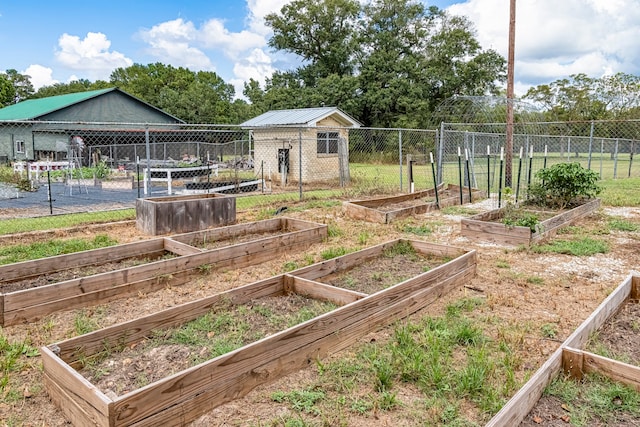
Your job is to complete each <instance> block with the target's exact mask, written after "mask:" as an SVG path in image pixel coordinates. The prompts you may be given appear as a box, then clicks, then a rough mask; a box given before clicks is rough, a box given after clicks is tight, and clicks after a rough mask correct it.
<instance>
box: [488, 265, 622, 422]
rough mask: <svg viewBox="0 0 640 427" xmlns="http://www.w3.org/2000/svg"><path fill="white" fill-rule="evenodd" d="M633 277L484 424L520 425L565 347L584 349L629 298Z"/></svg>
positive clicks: (557, 369)
mask: <svg viewBox="0 0 640 427" xmlns="http://www.w3.org/2000/svg"><path fill="white" fill-rule="evenodd" d="M631 281H632V276H628V277H627V278H626V279H625V280H624V281H623V282H622V283H621V284H620V285H618V287H617V288H616V289H615V290H614V291H613V292H612V293H611V294H609V296H608V297H607V298H606V299H605V300H604V301H603V302H602V303H601V304H600V305H599V306H598V308H597V309H596V310H595V311H594V312H592V313H591V315H590V316H589V317H588V318H587V319H586V320H585V321H584V322H582V324H581V325H580V326H579V327H578V329H576V330H575V331H574V332H573V333H572V334H571V335H570V336H569V337H568V338H567V339H566V340H565V341H564V343H563V344H562V345H561V346H560V348H558V349H557V350H556V351H555V352H554V353H553V355H551V357H550V358H549V359H548V360H547V361H546V362H545V363H544V364H543V365H542V366H541V367H540V368H539V369H538V370H537V371H536V373H535V374H534V375H533V376H532V377H531V378H530V379H529V381H527V382H526V383H525V385H524V386H523V387H522V388H521V389H520V390H518V391H517V392H516V394H515V395H514V396H513V397H512V398H511V399H510V400H509V401H508V402H507V403H506V404H505V405H504V406H503V407H502V409H500V411H499V412H498V413H497V414H496V415H495V416H494V417H493V418H491V420H489V422H488V423H487V424H486V426H485V427H498V426H499V427H510V426H515V425H519V424H520V423H521V422H522V420H523V419H524V418H525V417H526V416H527V414H528V413H529V412H531V409H532V408H533V407H534V406H535V404H536V402H538V400H539V399H540V396H542V392H543V391H544V389H545V387H546V386H547V385H549V384H550V383H551V380H552V379H553V378H555V377H557V376H558V374H559V373H560V371H561V369H562V355H563V352H564V348H565V347H570V348H582V347H584V345H585V343H586V342H587V340H588V339H589V336H590V335H591V334H592V333H593V332H594V331H596V330H598V329H599V328H601V327H602V325H603V324H604V323H605V322H606V321H607V319H609V317H611V316H612V315H613V314H614V313H615V312H616V311H618V309H619V308H620V305H621V304H622V303H623V302H624V301H625V300H626V299H627V298H628V297H629V292H630V291H631Z"/></svg>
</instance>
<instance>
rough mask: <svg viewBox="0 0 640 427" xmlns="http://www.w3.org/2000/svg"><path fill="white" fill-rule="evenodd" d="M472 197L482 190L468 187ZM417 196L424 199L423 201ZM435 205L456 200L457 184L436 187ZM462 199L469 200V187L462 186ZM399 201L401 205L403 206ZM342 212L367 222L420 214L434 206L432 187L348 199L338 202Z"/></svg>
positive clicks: (482, 193) (456, 201) (440, 206)
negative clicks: (342, 209)
mask: <svg viewBox="0 0 640 427" xmlns="http://www.w3.org/2000/svg"><path fill="white" fill-rule="evenodd" d="M471 195H472V199H473V200H479V199H483V198H484V197H485V193H484V192H482V191H480V190H475V189H472V191H471ZM421 199H428V201H424V200H421ZM438 199H439V202H440V203H439V208H440V209H441V208H444V207H447V206H453V205H459V204H460V187H459V186H457V185H452V184H449V185H448V186H447V187H446V188H444V187H442V186H440V188H439V189H438ZM462 199H463V202H464V203H469V201H470V200H469V188H468V187H464V188H463V190H462ZM403 204H404V205H405V206H403ZM342 206H343V208H344V211H345V212H346V214H347V215H348V216H349V217H351V218H353V219H361V220H364V221H369V222H378V223H382V224H389V223H390V222H391V221H394V220H397V219H401V218H406V217H408V216H412V215H420V214H424V213H427V212H432V211H434V210H436V209H438V204H437V203H436V201H435V190H434V189H433V188H432V189H430V190H423V191H418V192H415V193H411V194H403V195H400V196H390V197H380V198H376V199H367V200H352V201H348V202H343V204H342Z"/></svg>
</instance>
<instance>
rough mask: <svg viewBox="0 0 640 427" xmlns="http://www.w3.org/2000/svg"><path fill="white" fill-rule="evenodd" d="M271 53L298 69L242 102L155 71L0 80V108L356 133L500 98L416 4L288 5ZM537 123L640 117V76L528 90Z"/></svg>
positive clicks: (469, 52)
mask: <svg viewBox="0 0 640 427" xmlns="http://www.w3.org/2000/svg"><path fill="white" fill-rule="evenodd" d="M265 21H266V24H267V25H268V26H269V27H270V28H271V29H272V31H273V35H272V37H271V38H270V39H269V46H270V47H271V48H273V49H275V50H276V51H281V52H286V53H288V54H293V55H295V56H297V57H298V58H299V64H300V65H299V66H298V67H297V68H295V69H292V70H285V71H276V72H274V73H273V74H272V75H271V76H265V83H264V84H262V85H261V84H260V83H259V82H258V81H257V80H253V79H252V80H250V81H249V82H247V83H245V85H244V90H243V93H242V97H239V96H237V95H239V94H236V93H235V89H234V87H233V85H231V84H228V83H226V82H225V81H224V80H223V79H222V78H221V77H220V76H219V75H217V74H216V73H215V72H209V71H197V72H195V71H191V70H189V69H187V68H183V67H174V66H171V65H166V64H162V63H153V64H147V65H143V64H134V65H132V66H130V67H127V68H118V69H116V70H114V71H113V72H112V73H111V75H110V77H109V80H108V81H103V80H98V81H94V82H92V81H89V80H85V79H81V80H76V81H72V82H69V83H56V84H54V85H50V86H45V87H42V88H40V89H38V90H37V91H35V90H34V88H33V86H32V85H31V82H30V78H29V76H25V75H21V74H20V73H18V72H17V71H16V70H7V71H6V72H5V73H0V105H2V106H6V105H10V104H12V103H15V102H19V101H21V100H25V99H33V98H42V97H48V96H54V95H61V94H65V93H72V92H79V91H86V90H94V89H104V88H109V87H114V86H115V87H119V88H120V89H122V90H124V91H125V92H127V93H129V94H131V95H133V96H135V97H137V98H139V99H141V100H143V101H145V102H147V103H149V104H151V105H153V106H155V107H157V108H160V109H162V110H164V111H166V112H167V113H169V114H171V115H174V116H176V117H179V118H181V119H182V120H184V121H186V122H188V123H216V124H224V123H229V124H237V123H240V122H242V121H245V120H247V119H249V118H252V117H255V116H257V115H259V114H261V113H263V112H266V111H269V110H274V109H286V108H306V107H318V106H322V105H326V106H337V107H339V108H340V109H342V110H343V111H345V112H347V113H348V114H350V115H351V116H353V117H354V118H356V119H357V120H358V121H360V122H361V123H362V124H363V125H364V126H368V127H384V128H389V127H405V128H433V127H435V126H437V123H433V119H432V117H433V116H434V114H433V113H434V111H436V109H437V107H438V105H440V104H441V103H442V102H443V101H444V100H446V99H449V98H451V97H454V96H456V95H472V96H478V95H504V87H503V86H504V82H505V80H506V61H505V59H504V58H503V57H502V56H501V55H499V54H498V53H497V52H496V51H494V50H491V49H483V48H482V47H481V46H480V44H479V42H478V40H477V38H476V33H475V29H474V26H473V24H472V23H471V22H470V21H469V20H468V19H467V18H466V17H464V16H457V15H451V14H449V13H447V12H445V11H443V10H440V9H438V8H436V7H425V6H424V5H423V3H421V2H419V1H416V0H372V1H371V2H367V3H366V4H361V3H360V2H359V1H357V0H294V1H292V2H291V3H289V4H287V5H285V6H284V7H283V8H282V9H281V10H280V12H279V13H273V14H270V15H267V16H266V18H265ZM522 99H523V100H525V101H530V102H532V103H535V104H537V105H539V106H541V107H542V108H543V110H544V115H545V119H546V120H550V121H553V120H593V119H606V118H637V117H639V113H640V110H639V104H638V102H639V100H640V78H638V77H636V76H632V75H627V74H616V75H613V76H606V77H601V78H590V77H588V76H586V75H584V74H578V75H574V76H571V78H569V79H561V80H558V81H556V82H553V83H550V84H546V85H540V86H537V87H535V88H532V89H530V90H529V91H528V92H527V94H526V95H525V96H524V97H523V98H522Z"/></svg>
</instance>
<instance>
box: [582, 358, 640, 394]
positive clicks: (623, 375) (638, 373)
mask: <svg viewBox="0 0 640 427" xmlns="http://www.w3.org/2000/svg"><path fill="white" fill-rule="evenodd" d="M581 353H582V354H583V357H584V372H595V373H598V374H601V375H604V376H606V377H608V378H610V379H611V380H613V381H616V382H619V383H622V384H625V385H627V386H629V387H632V388H634V389H635V390H636V391H640V367H638V366H634V365H630V364H628V363H623V362H619V361H617V360H613V359H609V358H607V357H603V356H599V355H597V354H593V353H589V352H586V351H583V352H581Z"/></svg>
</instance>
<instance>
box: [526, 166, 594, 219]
mask: <svg viewBox="0 0 640 427" xmlns="http://www.w3.org/2000/svg"><path fill="white" fill-rule="evenodd" d="M536 178H537V179H539V180H540V182H538V183H535V184H532V185H531V186H530V187H529V195H530V197H531V200H532V202H534V203H536V204H539V205H543V206H551V207H558V208H560V209H563V208H565V207H566V206H567V205H569V204H570V203H571V202H572V201H575V200H576V199H577V198H580V197H586V198H592V197H596V196H597V195H598V194H600V192H601V191H602V188H601V187H600V186H599V185H598V180H599V176H598V174H597V173H596V172H595V171H592V170H589V169H585V168H584V167H582V165H581V164H580V163H576V162H574V163H557V164H555V165H553V166H551V167H548V168H544V169H540V170H539V171H537V172H536Z"/></svg>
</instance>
